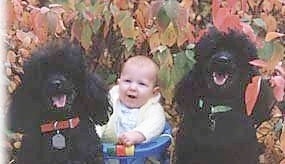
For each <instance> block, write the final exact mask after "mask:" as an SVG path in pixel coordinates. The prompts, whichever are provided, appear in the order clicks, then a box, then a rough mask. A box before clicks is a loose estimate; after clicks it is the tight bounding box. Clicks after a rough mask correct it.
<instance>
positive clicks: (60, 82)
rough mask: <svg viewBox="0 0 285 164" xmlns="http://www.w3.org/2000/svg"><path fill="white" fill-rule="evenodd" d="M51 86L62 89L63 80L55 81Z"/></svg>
mask: <svg viewBox="0 0 285 164" xmlns="http://www.w3.org/2000/svg"><path fill="white" fill-rule="evenodd" d="M51 84H52V85H53V86H54V87H55V88H61V87H62V81H61V80H53V81H52V82H51Z"/></svg>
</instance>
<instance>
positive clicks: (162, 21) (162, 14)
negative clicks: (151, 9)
mask: <svg viewBox="0 0 285 164" xmlns="http://www.w3.org/2000/svg"><path fill="white" fill-rule="evenodd" d="M157 22H158V26H159V27H160V28H161V29H162V30H163V31H164V30H165V29H166V28H167V27H168V25H169V23H170V17H169V16H168V15H167V13H166V11H165V9H164V8H163V7H162V8H160V10H159V11H158V14H157Z"/></svg>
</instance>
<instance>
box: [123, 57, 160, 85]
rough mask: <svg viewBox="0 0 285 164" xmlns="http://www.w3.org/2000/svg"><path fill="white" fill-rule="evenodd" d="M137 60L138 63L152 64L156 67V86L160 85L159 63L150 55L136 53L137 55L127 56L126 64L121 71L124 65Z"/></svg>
mask: <svg viewBox="0 0 285 164" xmlns="http://www.w3.org/2000/svg"><path fill="white" fill-rule="evenodd" d="M133 62H136V64H137V65H146V64H147V65H149V64H152V65H153V67H154V69H155V74H156V75H155V86H159V80H158V79H159V78H158V72H159V65H158V64H157V63H156V62H155V61H154V60H153V59H152V58H151V57H149V56H146V55H136V56H131V57H129V58H127V59H126V60H125V61H124V64H123V66H122V68H121V72H122V71H123V69H124V66H125V65H126V64H128V63H133Z"/></svg>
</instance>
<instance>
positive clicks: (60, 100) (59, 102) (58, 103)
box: [52, 94, 66, 108]
mask: <svg viewBox="0 0 285 164" xmlns="http://www.w3.org/2000/svg"><path fill="white" fill-rule="evenodd" d="M52 104H53V106H55V107H56V108H63V107H64V106H65V104H66V95H65V94H61V95H56V96H52Z"/></svg>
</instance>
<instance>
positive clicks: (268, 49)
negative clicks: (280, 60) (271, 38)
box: [257, 42, 273, 60]
mask: <svg viewBox="0 0 285 164" xmlns="http://www.w3.org/2000/svg"><path fill="white" fill-rule="evenodd" d="M272 53H273V44H272V42H265V44H264V46H263V47H262V48H261V49H258V50H257V54H258V56H259V58H261V59H263V60H268V59H269V58H270V57H271V54H272Z"/></svg>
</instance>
